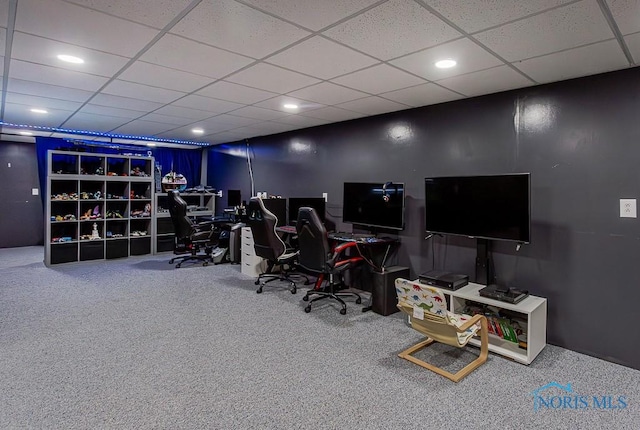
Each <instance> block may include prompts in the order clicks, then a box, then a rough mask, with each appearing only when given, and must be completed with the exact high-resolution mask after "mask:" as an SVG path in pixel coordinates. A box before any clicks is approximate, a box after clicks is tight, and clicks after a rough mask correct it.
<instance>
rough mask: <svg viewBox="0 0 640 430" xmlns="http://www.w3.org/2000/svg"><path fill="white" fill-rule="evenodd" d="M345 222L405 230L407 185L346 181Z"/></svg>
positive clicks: (343, 214) (344, 194) (344, 198)
mask: <svg viewBox="0 0 640 430" xmlns="http://www.w3.org/2000/svg"><path fill="white" fill-rule="evenodd" d="M342 221H344V222H348V223H352V224H360V225H363V226H368V227H380V228H385V229H393V230H402V229H404V184H403V183H400V182H386V183H385V182H378V183H366V182H345V183H344V193H343V202H342Z"/></svg>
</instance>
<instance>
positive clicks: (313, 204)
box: [289, 197, 325, 225]
mask: <svg viewBox="0 0 640 430" xmlns="http://www.w3.org/2000/svg"><path fill="white" fill-rule="evenodd" d="M302 207H310V208H314V209H315V210H316V212H317V213H318V216H319V217H320V221H322V222H323V223H324V221H325V201H324V197H289V225H294V224H295V223H296V221H297V220H298V210H299V209H300V208H302Z"/></svg>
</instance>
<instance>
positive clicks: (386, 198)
mask: <svg viewBox="0 0 640 430" xmlns="http://www.w3.org/2000/svg"><path fill="white" fill-rule="evenodd" d="M391 185H393V182H385V183H384V185H383V186H382V200H384V202H385V203H389V200H391V196H390V195H389V193H388V192H387V187H390V186H391Z"/></svg>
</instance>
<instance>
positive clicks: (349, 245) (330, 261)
mask: <svg viewBox="0 0 640 430" xmlns="http://www.w3.org/2000/svg"><path fill="white" fill-rule="evenodd" d="M357 245H358V244H357V243H355V242H345V243H342V244H340V245H338V246H336V247H335V248H334V249H333V255H332V256H331V258H329V259H328V260H327V266H328V267H330V268H331V267H335V266H336V264H337V261H338V257H340V255H341V254H342V253H343V252H344V251H345V250H346V249H349V248H353V247H356V246H357ZM356 259H357V260H361V259H362V257H357V258H356V257H354V258H353V259H352V260H353V262H355V261H356Z"/></svg>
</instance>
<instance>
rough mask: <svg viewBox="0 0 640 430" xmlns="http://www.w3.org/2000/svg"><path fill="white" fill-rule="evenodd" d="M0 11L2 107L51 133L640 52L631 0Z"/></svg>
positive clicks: (209, 122)
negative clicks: (441, 63)
mask: <svg viewBox="0 0 640 430" xmlns="http://www.w3.org/2000/svg"><path fill="white" fill-rule="evenodd" d="M0 26H1V28H0V55H2V60H3V63H4V68H3V69H2V70H0V72H1V73H2V79H1V84H2V99H1V105H0V115H1V117H2V121H3V123H5V124H15V125H30V126H37V127H39V128H36V129H31V131H32V132H33V133H35V134H36V135H47V136H65V135H66V134H65V132H64V130H87V131H91V132H100V133H110V134H112V135H120V136H129V135H131V136H152V137H154V138H157V139H168V140H177V141H193V142H202V143H203V144H219V143H225V142H232V141H237V140H241V139H245V138H252V137H256V136H263V135H269V134H275V133H281V132H286V131H290V130H296V129H301V128H306V127H312V126H318V125H323V124H328V123H333V122H339V121H345V120H350V119H354V118H361V117H366V116H371V115H378V114H383V113H387V112H393V111H398V110H403V109H410V108H413V107H418V106H425V105H431V104H436V103H442V102H447V101H451V100H457V99H463V98H467V97H474V96H478V95H483V94H488V93H494V92H498V91H504V90H510V89H516V88H522V87H527V86H532V85H537V84H542V83H548V82H554V81H560V80H564V79H570V78H575V77H580V76H586V75H592V74H596V73H602V72H607V71H612V70H619V69H624V68H628V67H634V66H635V65H636V64H637V63H638V62H639V61H640V2H639V1H638V0H580V1H563V0H526V1H524V0H522V1H504V0H464V1H462V0H457V1H454V0H382V1H380V0H378V1H376V0H348V1H338V0H193V1H192V0H136V1H131V0H109V1H105V0H0ZM59 54H68V55H74V56H77V57H81V58H83V59H84V60H85V62H84V63H83V64H71V63H64V62H62V61H60V60H58V58H57V55H59ZM446 58H451V59H455V60H456V61H457V65H456V66H455V67H453V68H450V69H438V68H436V67H435V66H434V63H435V62H436V61H438V60H441V59H446ZM285 103H294V104H296V105H297V106H298V108H297V109H287V108H284V107H283V105H284V104H285ZM31 108H42V109H45V110H47V112H48V113H47V114H34V113H32V112H31V111H30V109H31ZM43 127H50V128H43ZM194 128H200V129H202V130H203V133H202V134H200V135H195V134H194V133H193V132H192V130H193V129H194ZM3 130H4V132H7V130H12V131H13V132H15V131H17V130H20V127H18V128H16V127H14V126H7V125H5V126H4V127H3ZM54 131H55V132H54ZM132 139H134V138H132Z"/></svg>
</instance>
